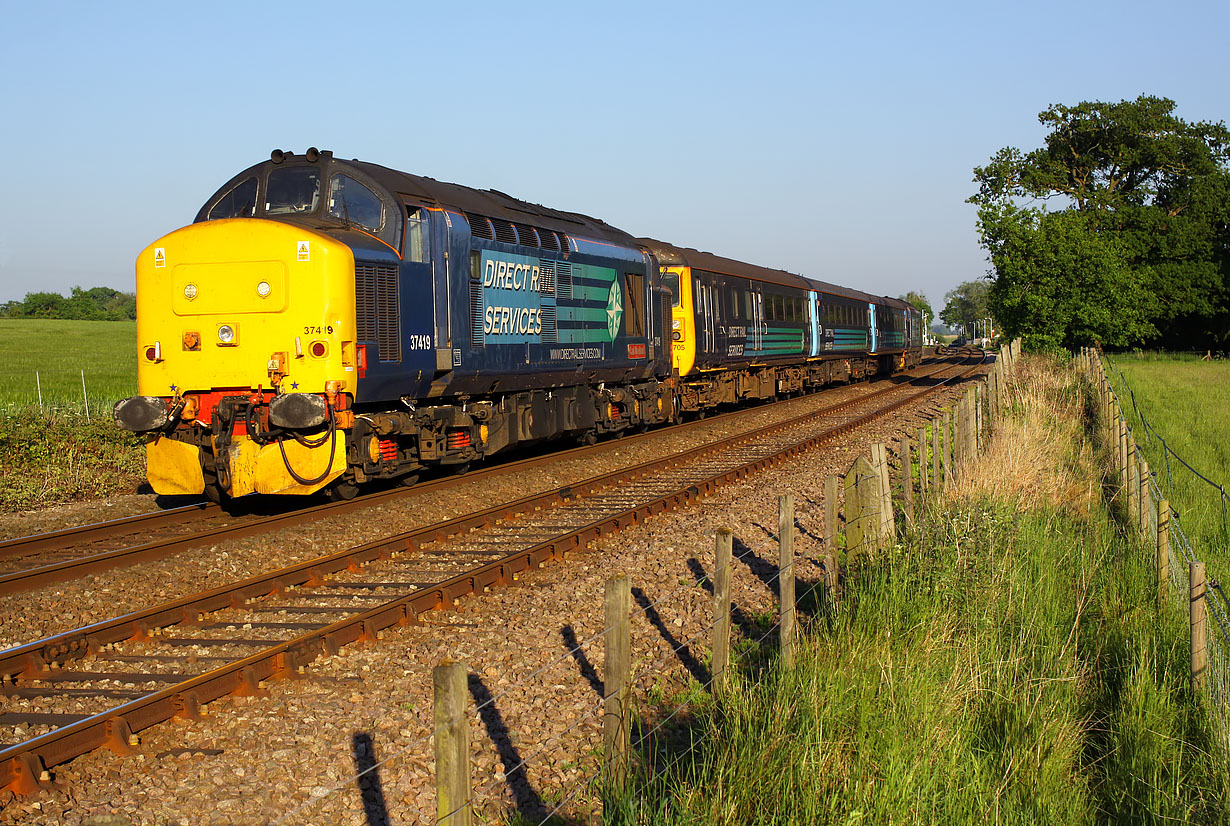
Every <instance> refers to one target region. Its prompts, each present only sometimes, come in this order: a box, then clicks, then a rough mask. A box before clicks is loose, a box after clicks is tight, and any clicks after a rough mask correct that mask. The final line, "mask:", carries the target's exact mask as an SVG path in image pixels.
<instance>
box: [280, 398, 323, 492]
mask: <svg viewBox="0 0 1230 826" xmlns="http://www.w3.org/2000/svg"><path fill="white" fill-rule="evenodd" d="M326 404H328V403H327V402H326ZM328 407H329V431H328V433H326V434H324V435H322V436H321V437H320V441H318V442H315V443H310V442H308V441H307V440H305V439H303V438H301V437H300V436H299V435H298V434H296V435H295V440H296V441H298V442H299V443H300V444H305V445H307V446H308V447H319V446H320V445H322V444H324V443H325V439H326V438H328V439H330V443H329V463H328V464H327V465H325V469H324V472H323V473H321V474H320V475H319V476H317V477H316V478H315V479H308V478H306V477H303V476H300V475H299V474H298V473H295V469H294V468H293V467H291V466H290V459H289V458H288V457H287V455H286V444H285V442H286V440H285V439H278V450H280V451H281V452H282V463H283V464H285V465H286V471H287V472H288V473H289V474H290V475H291V478H292V479H294V480H295V481H296V482H298V483H299V484H301V485H304V486H308V487H310V486H312V485H318V484H320V483H321V482H323V481H324V480H325V479H326V478H327V477H328V476H329V472H330V471H331V470H333V457H334V455H335V454H336V453H337V418H336V417H335V416H334V415H333V405H331V404H330V405H328Z"/></svg>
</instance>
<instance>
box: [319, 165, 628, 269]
mask: <svg viewBox="0 0 1230 826" xmlns="http://www.w3.org/2000/svg"><path fill="white" fill-rule="evenodd" d="M335 162H340V163H343V164H347V165H351V166H355V167H358V168H359V169H361V170H363V171H364V172H365V173H367V175H369V176H370V177H371V178H373V179H374V180H376V181H377V182H378V183H381V184H383V185H384V186H386V187H388V188H389V189H390V190H391V191H392V192H394V193H395V194H397V195H400V196H403V197H405V198H408V199H409V200H411V201H417V202H421V203H424V204H425V205H428V206H431V205H438V206H441V207H452V208H453V209H457V210H460V211H462V212H472V213H475V214H477V215H482V216H484V217H486V218H502V219H504V220H506V221H515V222H516V223H519V224H530V225H532V226H536V227H541V228H542V229H550V230H555V231H557V232H565V233H568V234H569V235H580V236H584V237H587V238H596V239H601V240H604V241H612V242H615V243H619V244H624V245H627V246H630V247H635V246H636V239H635V238H633V237H632V235H630V234H629V233H627V232H624V231H623V230H621V229H616V228H615V227H613V226H611V225H610V224H608V223H607V222H606V221H603V220H601V219H600V218H594V217H592V216H589V215H582V214H581V213H579V212H565V211H563V210H559V209H552V208H551V207H545V206H542V205H541V204H532V203H530V202H529V201H522V200H520V199H518V198H514V197H513V196H511V195H508V194H506V193H504V192H500V191H499V190H496V189H474V188H473V187H468V186H464V185H462V184H453V183H448V182H446V181H437V180H436V179H435V178H427V177H424V176H422V175H412V174H410V173H409V172H399V171H398V170H396V169H389V168H388V167H385V166H380V165H379V164H374V163H368V162H367V161H360V160H350V161H337V159H335Z"/></svg>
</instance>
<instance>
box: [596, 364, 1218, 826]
mask: <svg viewBox="0 0 1230 826" xmlns="http://www.w3.org/2000/svg"><path fill="white" fill-rule="evenodd" d="M1019 387H1020V388H1021V390H1020V393H1019V395H1018V396H1017V399H1016V409H1015V411H1014V413H1013V415H1012V417H1011V418H1010V420H1009V421H1008V422H1006V423H1005V424H1004V425H1003V426H1002V427H1001V428H1000V430H999V432H998V433H997V434H996V437H995V439H994V440H993V441H992V445H991V447H990V449H989V450H988V451H987V452H986V453H985V454H983V456H981V457H980V458H979V459H977V460H976V461H975V462H974V463H972V464H971V466H969V467H968V468H967V469H966V471H965V472H964V474H963V476H962V479H961V482H960V484H959V485H957V486H954V488H952V490H951V492H950V494H949V497H948V498H947V499H946V500H945V501H944V502H943V503H941V504H940V506H939V507H936V508H935V509H933V510H932V511H931V513H930V516H929V517H928V518H927V519H926V520H925V522H924V523H923V526H922V527H921V528H920V529H919V530H917V531H915V532H914V533H912V534H911V535H909V536H908V537H906V538H905V540H904V541H902V542H901V543H900V544H897V545H895V546H893V547H891V548H889V549H887V550H885V551H883V552H881V553H880V554H878V555H875V556H870V557H864V558H863V559H862V560H860V561H857V562H856V564H855V567H854V568H853V569H852V570H851V571H850V577H849V582H848V584H847V591H846V594H845V597H844V602H843V605H842V609H841V611H840V612H838V613H836V614H833V615H830V616H827V617H820V618H813V621H812V622H811V624H810V629H809V634H808V635H807V636H806V638H805V640H804V642H803V644H802V646H801V652H800V656H799V659H798V662H797V664H796V666H795V667H794V668H792V669H790V670H782V669H776V668H775V669H771V670H770V671H769V672H768V673H767V674H765V675H764V676H763V677H762V678H761V679H759V680H756V681H750V680H745V681H743V682H737V683H736V684H735V685H734V686H733V687H732V688H731V689H730V690H729V691H728V692H727V693H726V694H724V695H723V696H722V697H720V698H719V699H718V700H716V701H712V700H703V699H702V700H699V701H697V702H695V703H693V705H692V707H691V709H690V717H689V721H690V722H689V724H688V727H687V728H688V729H689V731H688V732H687V733H686V734H683V735H681V737H680V740H681V741H682V742H687V743H689V744H691V747H690V748H684V749H675V750H674V751H675V752H676V753H671V752H670V751H669V750H668V751H667V753H665V754H664V753H662V752H660V751H658V752H653V753H646V754H644V755H643V762H642V767H641V769H642V771H641V774H640V776H639V777H638V784H637V786H636V790H635V793H634V794H630V795H627V796H625V797H622V798H621V799H619V800H617V801H613V802H612V804H611V805H610V806H609V807H608V814H607V818H608V820H610V821H611V822H615V823H668V824H700V823H722V824H736V823H737V824H744V823H766V824H768V823H772V824H793V823H808V824H812V823H841V824H852V823H863V822H866V823H898V824H917V823H987V822H993V823H1162V822H1166V823H1224V822H1227V818H1228V816H1227V812H1226V808H1227V805H1226V804H1227V803H1228V802H1230V787H1228V782H1230V781H1228V776H1230V773H1228V771H1227V769H1228V768H1230V763H1228V762H1227V758H1226V754H1225V752H1224V750H1223V749H1222V747H1221V746H1220V745H1219V740H1218V738H1216V737H1214V736H1213V728H1212V726H1213V724H1212V722H1211V720H1210V718H1209V715H1208V713H1207V709H1206V707H1205V705H1204V702H1205V701H1204V698H1203V697H1202V696H1201V695H1198V694H1196V693H1193V692H1192V691H1191V690H1190V689H1189V687H1188V680H1187V667H1188V661H1187V656H1188V655H1187V646H1186V633H1185V625H1184V617H1182V616H1180V615H1179V612H1178V611H1177V610H1175V609H1174V608H1173V607H1171V606H1167V607H1166V609H1165V610H1163V611H1161V612H1159V611H1158V610H1157V608H1156V606H1155V604H1154V599H1155V597H1154V594H1155V592H1156V589H1155V586H1154V584H1153V583H1154V575H1153V571H1152V568H1151V564H1150V560H1151V557H1150V555H1149V554H1148V553H1147V551H1146V550H1145V549H1142V548H1140V547H1137V546H1135V545H1133V544H1132V543H1131V541H1130V540H1129V539H1128V538H1127V537H1126V536H1125V535H1124V533H1123V532H1122V531H1121V530H1120V529H1119V527H1118V526H1117V525H1116V524H1115V523H1114V522H1113V521H1112V520H1111V517H1110V515H1109V514H1108V512H1107V510H1106V508H1105V506H1104V505H1103V503H1102V501H1101V484H1100V475H1099V473H1098V470H1097V465H1096V464H1095V461H1094V450H1093V447H1092V446H1091V445H1090V444H1089V442H1088V441H1087V440H1086V438H1085V435H1084V434H1085V429H1084V423H1083V422H1082V421H1081V419H1080V412H1081V410H1082V409H1083V399H1082V394H1081V392H1080V390H1079V388H1077V387H1076V386H1074V385H1072V384H1071V383H1069V382H1068V381H1067V380H1066V379H1065V374H1064V372H1063V371H1062V370H1059V369H1056V367H1055V365H1051V364H1047V363H1043V362H1039V361H1028V360H1027V361H1026V362H1025V363H1024V366H1023V369H1022V371H1021V375H1020V380H1019Z"/></svg>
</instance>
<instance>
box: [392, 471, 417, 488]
mask: <svg viewBox="0 0 1230 826" xmlns="http://www.w3.org/2000/svg"><path fill="white" fill-rule="evenodd" d="M397 483H398V484H399V485H402V486H404V487H407V488H412V487H414V486H415V485H417V484H418V483H419V474H417V473H407V474H406V475H405V476H403V477H401V478H400V479H398V480H397Z"/></svg>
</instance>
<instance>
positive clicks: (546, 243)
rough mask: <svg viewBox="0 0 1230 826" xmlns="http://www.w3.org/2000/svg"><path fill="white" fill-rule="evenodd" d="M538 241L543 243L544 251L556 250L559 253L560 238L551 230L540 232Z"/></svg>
mask: <svg viewBox="0 0 1230 826" xmlns="http://www.w3.org/2000/svg"><path fill="white" fill-rule="evenodd" d="M538 240H539V241H541V242H542V248H543V249H544V250H554V251H555V252H559V238H557V237H556V236H555V233H554V232H552V231H551V230H549V229H540V230H538Z"/></svg>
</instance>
